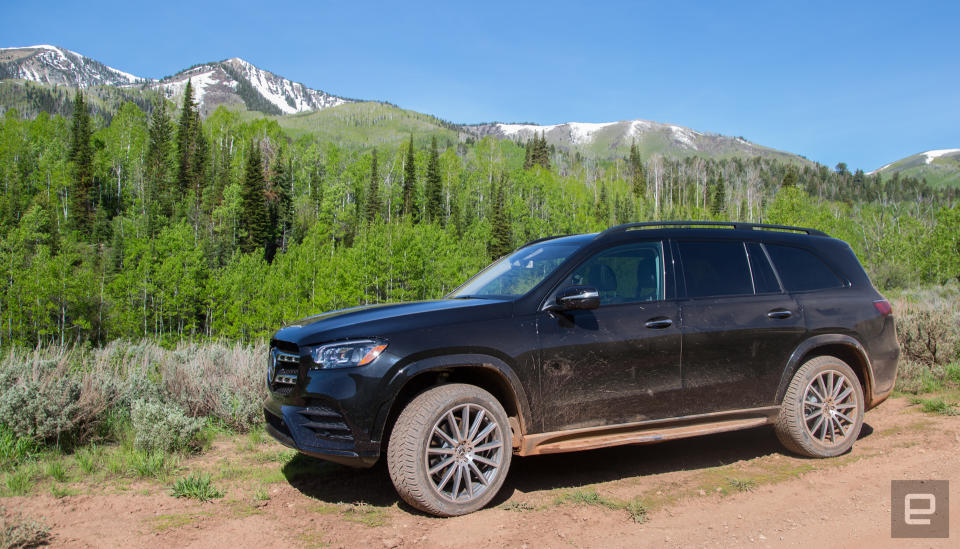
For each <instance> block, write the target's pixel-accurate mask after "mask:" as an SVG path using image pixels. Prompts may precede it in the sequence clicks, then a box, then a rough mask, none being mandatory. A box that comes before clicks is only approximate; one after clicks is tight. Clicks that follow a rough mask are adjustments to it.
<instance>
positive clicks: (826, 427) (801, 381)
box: [776, 356, 864, 457]
mask: <svg viewBox="0 0 960 549" xmlns="http://www.w3.org/2000/svg"><path fill="white" fill-rule="evenodd" d="M863 411H864V404H863V388H862V387H861V386H860V381H859V380H858V379H857V375H856V374H855V373H854V372H853V369H852V368H850V366H849V365H847V363H846V362H844V361H842V360H840V359H839V358H836V357H832V356H818V357H814V358H812V359H810V360H808V361H807V362H805V363H804V364H803V366H801V367H800V368H799V369H798V370H797V372H796V374H794V376H793V379H792V380H791V381H790V386H789V387H788V388H787V393H786V395H784V397H783V403H781V405H780V414H779V416H778V417H777V423H776V432H777V438H779V439H780V442H781V443H783V445H784V446H786V447H787V449H788V450H790V451H792V452H795V453H797V454H801V455H805V456H809V457H833V456H839V455H840V454H842V453H844V452H846V451H847V450H849V449H850V447H851V446H853V443H854V441H855V440H856V439H857V437H858V436H859V435H860V428H861V427H862V426H863Z"/></svg>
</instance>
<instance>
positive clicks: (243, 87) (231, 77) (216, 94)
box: [154, 57, 349, 114]
mask: <svg viewBox="0 0 960 549" xmlns="http://www.w3.org/2000/svg"><path fill="white" fill-rule="evenodd" d="M187 80H190V82H191V85H192V86H193V88H194V90H195V91H194V97H195V98H196V99H197V102H198V103H199V104H200V106H201V111H202V112H203V113H204V114H208V113H209V112H212V111H213V110H214V109H216V108H217V107H218V106H220V105H224V104H230V103H244V104H246V107H247V108H248V109H250V110H255V111H261V112H265V113H268V114H294V113H298V112H308V111H317V110H320V109H325V108H328V107H335V106H337V105H342V104H344V103H347V102H348V101H349V100H348V99H344V98H342V97H337V96H335V95H330V94H328V93H326V92H322V91H319V90H314V89H311V88H308V87H306V86H304V85H303V84H300V83H298V82H293V81H291V80H287V79H286V78H283V77H281V76H277V75H275V74H273V73H272V72H269V71H265V70H263V69H259V68H257V67H255V66H253V65H252V64H250V63H248V62H247V61H244V60H243V59H240V58H238V57H234V58H232V59H227V60H226V61H219V62H217V63H206V64H203V65H198V66H195V67H191V68H189V69H187V70H185V71H182V72H179V73H177V74H176V75H174V76H171V77H168V78H164V79H163V80H160V81H159V82H157V83H156V84H154V85H155V86H156V87H158V88H160V89H162V90H163V91H164V92H165V93H166V94H167V96H168V97H176V96H179V95H181V94H182V93H183V90H184V88H185V87H186V85H187Z"/></svg>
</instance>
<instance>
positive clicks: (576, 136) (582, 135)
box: [564, 122, 616, 145]
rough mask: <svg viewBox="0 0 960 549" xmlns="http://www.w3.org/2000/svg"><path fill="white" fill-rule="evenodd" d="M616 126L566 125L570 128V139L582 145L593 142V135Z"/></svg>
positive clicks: (603, 124)
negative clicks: (608, 127)
mask: <svg viewBox="0 0 960 549" xmlns="http://www.w3.org/2000/svg"><path fill="white" fill-rule="evenodd" d="M614 124H616V122H569V123H567V124H564V125H565V126H567V127H569V128H570V139H571V140H572V141H573V143H574V144H575V145H581V144H583V143H589V142H590V141H592V140H593V134H595V133H597V132H598V131H600V130H602V129H603V128H606V127H607V126H612V125H614Z"/></svg>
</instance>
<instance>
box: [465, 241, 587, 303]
mask: <svg viewBox="0 0 960 549" xmlns="http://www.w3.org/2000/svg"><path fill="white" fill-rule="evenodd" d="M579 248H580V245H578V244H569V243H567V244H560V243H554V244H551V243H550V242H549V241H548V242H544V243H540V244H533V245H531V246H527V247H525V248H521V249H519V250H517V251H516V252H514V253H512V254H510V255H508V256H506V257H504V258H503V259H501V260H499V261H497V262H495V263H493V264H492V265H490V266H489V267H487V268H486V269H484V270H482V271H480V273H479V274H477V275H476V276H474V277H473V278H471V279H470V280H468V281H467V282H466V283H464V285H463V286H460V287H459V288H457V289H456V290H454V292H453V293H452V294H450V297H454V298H455V297H461V298H463V297H518V296H521V295H523V294H525V293H527V292H529V291H530V290H532V289H533V287H534V286H536V285H537V284H539V283H540V282H542V281H543V279H545V278H547V276H549V275H550V273H552V272H553V271H554V269H556V268H557V267H558V266H559V265H560V264H561V263H563V262H564V261H566V259H567V258H568V257H570V256H571V255H573V253H574V252H575V251H577V250H578V249H579Z"/></svg>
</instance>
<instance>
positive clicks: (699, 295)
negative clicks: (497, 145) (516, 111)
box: [265, 222, 900, 516]
mask: <svg viewBox="0 0 960 549" xmlns="http://www.w3.org/2000/svg"><path fill="white" fill-rule="evenodd" d="M899 353H900V350H899V347H898V345H897V338H896V332H895V328H894V321H893V316H892V314H891V308H890V304H889V303H888V302H887V301H886V300H884V298H883V296H881V295H880V294H879V293H878V292H877V291H876V290H875V289H874V288H873V286H872V285H871V283H870V280H869V278H868V277H867V275H866V273H865V272H864V270H863V268H862V267H861V266H860V263H859V262H858V261H857V258H856V256H855V255H854V253H853V251H852V250H851V249H850V246H849V245H847V244H846V243H845V242H843V241H841V240H837V239H834V238H830V237H829V236H827V235H826V234H824V233H822V232H820V231H816V230H812V229H802V228H797V227H782V226H774V225H756V224H745V223H713V222H710V223H707V222H668V223H631V224H627V225H620V226H616V227H613V228H611V229H609V230H606V231H604V232H602V233H599V234H584V235H575V236H564V237H554V238H546V239H542V240H537V241H533V242H530V243H529V244H527V245H525V246H523V247H522V248H520V249H518V250H517V251H515V252H513V253H511V254H510V255H508V256H506V257H504V258H502V259H500V260H499V261H497V262H495V263H493V264H492V265H490V266H489V267H487V268H486V269H484V270H483V271H482V272H480V273H479V274H478V275H476V276H474V277H473V278H471V279H470V280H469V281H467V282H466V283H465V284H463V285H462V286H460V287H459V288H458V289H457V290H455V291H454V292H453V293H451V294H450V295H449V296H447V297H446V298H445V299H441V300H436V301H422V302H417V303H402V304H384V305H372V306H366V307H355V308H352V309H345V310H341V311H335V312H331V313H325V314H321V315H317V316H313V317H310V318H307V319H304V320H302V321H300V322H299V323H297V324H296V325H291V326H287V327H285V328H283V329H281V330H280V331H278V332H277V333H276V334H275V335H274V337H273V339H272V341H271V347H270V357H269V367H268V370H267V384H268V385H269V388H270V393H271V396H270V397H269V399H268V400H267V401H266V403H265V415H266V421H267V430H268V431H269V432H270V434H271V435H272V436H273V437H275V438H276V439H277V440H279V441H280V442H282V443H283V444H286V445H287V446H290V447H292V448H295V449H297V450H299V451H300V452H302V453H304V454H308V455H311V456H316V457H320V458H323V459H326V460H329V461H334V462H338V463H342V464H346V465H351V466H358V467H369V466H371V465H373V464H374V463H376V461H377V460H378V459H379V457H380V455H381V453H383V448H384V446H386V457H387V466H388V469H389V472H390V476H391V478H392V479H393V483H394V485H395V486H396V489H397V491H398V492H399V493H400V496H401V497H403V499H404V500H405V501H407V502H408V503H409V504H410V505H412V506H414V507H416V508H418V509H421V510H423V511H426V512H428V513H433V514H436V515H442V516H449V515H460V514H465V513H469V512H472V511H475V510H477V509H479V508H481V507H483V506H484V505H485V504H487V503H488V502H489V501H490V500H491V499H492V498H493V496H494V495H495V494H496V493H497V491H498V490H499V489H500V486H501V485H502V484H503V481H504V478H505V477H506V474H507V470H508V469H509V467H510V459H511V457H512V456H513V455H514V454H516V455H519V456H529V455H536V454H547V453H554V452H570V451H575V450H585V449H591V448H602V447H607V446H614V445H620V444H645V443H652V442H660V441H664V440H670V439H676V438H682V437H689V436H695V435H701V434H707V433H717V432H722V431H730V430H734V429H744V428H748V427H754V426H758V425H765V424H773V425H774V427H775V429H776V433H777V435H778V437H779V438H780V440H781V441H782V442H783V444H784V445H785V446H786V447H787V448H788V449H790V450H791V451H793V452H796V453H798V454H802V455H806V456H816V457H828V456H836V455H839V454H842V453H843V452H846V451H847V450H848V449H849V448H850V447H851V445H852V444H853V442H854V440H856V439H857V436H858V434H859V432H860V427H861V425H862V424H863V415H864V411H865V410H867V409H869V408H871V407H873V406H876V405H877V404H879V403H880V402H882V401H883V400H884V399H885V398H886V397H887V396H888V395H889V394H890V392H891V391H892V390H893V385H894V380H895V379H896V373H897V358H898V356H899Z"/></svg>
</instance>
